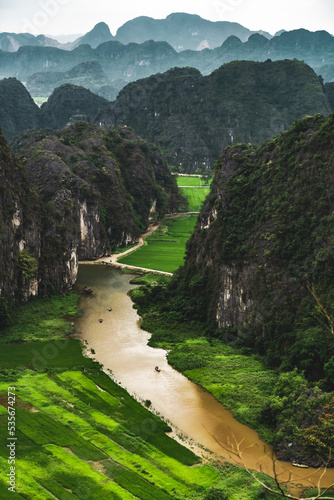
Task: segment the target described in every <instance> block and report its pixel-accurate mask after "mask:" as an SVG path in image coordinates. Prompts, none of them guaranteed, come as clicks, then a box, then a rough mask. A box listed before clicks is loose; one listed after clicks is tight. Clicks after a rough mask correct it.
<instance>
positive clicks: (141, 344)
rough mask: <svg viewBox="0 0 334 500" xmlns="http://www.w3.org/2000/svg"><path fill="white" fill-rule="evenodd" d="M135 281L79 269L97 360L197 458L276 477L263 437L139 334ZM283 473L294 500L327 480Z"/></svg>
mask: <svg viewBox="0 0 334 500" xmlns="http://www.w3.org/2000/svg"><path fill="white" fill-rule="evenodd" d="M132 277H133V276H132V275H126V274H121V273H120V272H119V271H118V270H115V269H112V268H111V267H109V266H106V265H98V264H92V265H89V264H81V265H80V269H79V275H78V280H77V283H76V285H75V289H77V290H82V288H83V287H84V286H88V287H91V288H92V289H93V291H94V293H93V294H92V295H84V294H83V295H82V296H81V301H80V307H81V309H82V310H83V311H84V312H85V314H84V315H83V316H82V317H81V318H79V319H77V320H76V329H77V331H78V332H80V333H78V334H77V335H76V336H78V337H79V338H81V339H82V340H83V341H86V342H87V347H88V348H89V349H90V348H92V349H94V351H95V355H94V358H95V359H96V360H97V361H99V362H100V363H101V364H102V365H103V366H104V369H105V370H111V372H112V378H113V379H114V380H116V381H117V382H118V383H120V384H121V385H122V387H124V388H125V389H126V390H127V391H128V392H129V393H130V394H132V395H133V396H134V397H135V398H136V399H138V400H146V399H149V400H150V401H151V402H152V410H153V411H154V412H155V413H159V414H160V415H161V417H162V418H163V419H164V420H166V421H167V422H168V423H169V424H170V426H171V427H172V428H173V433H172V435H173V436H176V435H180V434H181V435H183V436H184V437H186V441H187V445H188V446H194V449H195V452H196V451H198V449H199V448H202V447H204V448H206V449H207V450H209V451H210V452H212V453H214V454H215V455H216V456H218V457H219V458H220V459H222V460H224V461H228V462H231V463H234V464H237V465H242V466H246V467H248V468H249V469H252V470H258V471H259V470H262V471H263V472H265V473H266V474H268V475H270V476H273V461H272V449H271V447H270V446H269V445H267V444H266V443H264V442H263V441H261V440H260V438H259V436H258V434H257V432H255V431H254V430H252V429H250V428H248V427H246V426H245V425H243V424H240V423H239V422H237V421H236V420H235V419H234V418H233V415H232V414H231V412H229V411H228V410H226V409H225V408H224V407H223V406H222V405H221V404H220V403H219V402H218V401H217V400H216V399H215V398H214V397H213V396H212V395H210V394H209V393H207V392H205V391H204V390H203V389H202V388H201V387H199V386H197V385H196V384H194V383H193V382H191V381H189V380H188V379H187V378H186V377H185V376H183V375H182V374H180V373H179V372H177V371H176V370H174V369H173V368H172V367H171V366H169V365H168V363H167V360H166V351H164V350H162V349H153V348H151V347H149V346H148V345H147V341H148V339H149V337H150V334H149V333H147V332H145V331H144V330H142V329H141V328H140V318H139V316H138V314H137V311H136V310H135V309H133V303H132V301H131V299H130V298H129V296H128V295H127V293H128V291H129V290H131V289H132V288H134V285H131V284H130V283H129V282H130V280H131V279H132ZM109 307H111V308H112V311H109V310H108V309H109ZM100 318H101V319H103V322H102V323H100V322H99V321H98V320H99V319H100ZM155 366H159V367H160V369H161V371H160V373H158V372H156V371H155V370H154V367H155ZM184 444H185V442H184ZM237 446H239V449H240V451H241V454H242V460H240V458H239V457H238V456H237V455H240V453H239V452H238V451H237ZM276 472H277V473H278V475H279V478H280V480H282V481H289V490H290V492H292V493H298V492H300V491H301V489H302V487H304V488H305V487H314V486H316V485H317V482H318V480H319V478H320V474H321V473H320V471H317V470H315V469H311V468H308V469H300V468H296V467H293V466H292V465H291V464H289V463H286V462H282V461H278V462H276ZM333 483H334V469H329V470H328V471H327V472H326V474H325V475H324V477H323V478H322V480H321V485H322V486H323V487H328V486H330V485H331V484H333Z"/></svg>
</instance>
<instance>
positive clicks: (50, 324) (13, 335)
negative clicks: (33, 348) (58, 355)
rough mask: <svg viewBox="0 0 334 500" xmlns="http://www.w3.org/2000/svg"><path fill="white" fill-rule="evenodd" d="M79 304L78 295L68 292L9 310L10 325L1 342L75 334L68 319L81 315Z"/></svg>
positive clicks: (2, 335) (58, 337) (2, 332)
mask: <svg viewBox="0 0 334 500" xmlns="http://www.w3.org/2000/svg"><path fill="white" fill-rule="evenodd" d="M77 304H78V295H77V294H76V293H74V292H68V293H66V294H64V295H57V296H53V297H47V298H44V299H38V300H37V299H35V300H31V301H30V302H27V303H24V304H20V305H16V306H13V307H12V308H11V309H10V310H9V311H8V319H7V326H6V328H4V329H3V330H2V331H1V334H0V343H8V342H32V341H37V340H38V341H44V340H46V339H47V340H48V339H54V340H60V339H62V338H63V337H64V335H66V334H68V333H72V331H73V327H72V326H71V324H70V323H69V322H68V321H66V319H65V318H64V317H65V316H66V317H69V316H78V314H80V311H79V310H78V305H77ZM2 352H3V351H2V350H1V353H2ZM1 366H2V365H1Z"/></svg>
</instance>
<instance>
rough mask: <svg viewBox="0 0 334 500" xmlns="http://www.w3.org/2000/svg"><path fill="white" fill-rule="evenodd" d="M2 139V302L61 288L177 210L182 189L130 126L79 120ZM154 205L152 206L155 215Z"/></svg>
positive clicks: (0, 219) (0, 288) (164, 162)
mask: <svg viewBox="0 0 334 500" xmlns="http://www.w3.org/2000/svg"><path fill="white" fill-rule="evenodd" d="M13 147H14V148H15V151H16V152H17V155H16V159H15V158H14V157H13V155H12V153H11V152H10V150H9V148H8V146H7V144H6V142H5V140H4V138H3V136H1V143H0V154H1V157H0V174H1V178H2V179H3V181H2V182H1V190H0V207H1V208H0V228H1V237H2V246H1V247H0V298H1V301H2V302H1V301H0V303H2V304H3V307H5V306H4V304H5V303H6V301H13V300H22V299H23V300H26V299H28V298H29V297H31V296H33V295H40V296H41V295H46V294H49V293H54V292H63V291H65V290H68V289H69V288H71V286H72V285H73V283H74V282H75V280H76V275H77V270H78V261H79V260H82V259H93V258H96V257H99V256H101V255H105V254H108V253H110V251H111V249H114V248H116V247H117V246H120V245H125V244H128V243H132V242H135V241H137V239H138V236H139V235H140V234H141V233H142V232H143V231H144V230H145V229H146V228H147V227H148V225H149V223H150V221H152V217H153V219H154V218H158V217H160V216H161V215H163V214H164V213H165V211H166V212H171V211H175V210H176V208H177V204H178V190H177V185H176V181H175V179H174V178H173V177H172V175H171V174H170V171H169V167H168V165H167V163H166V161H165V160H164V159H163V158H162V157H161V156H160V154H159V153H158V151H157V150H156V149H155V148H154V147H152V146H150V145H148V144H147V143H145V142H144V141H142V140H140V139H138V137H137V136H136V135H135V134H134V133H133V132H132V131H131V130H128V129H126V128H125V129H110V130H108V131H102V130H99V129H96V128H95V127H94V126H92V125H89V124H86V123H83V122H80V123H77V124H75V125H74V126H72V127H70V128H68V129H67V130H61V131H59V132H56V133H51V132H43V133H39V132H36V133H32V132H30V133H27V134H26V135H24V136H22V137H21V138H20V139H19V140H18V141H16V143H15V144H14V146H13ZM152 206H154V207H155V212H154V214H153V213H152Z"/></svg>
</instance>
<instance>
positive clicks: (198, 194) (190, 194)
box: [179, 187, 210, 212]
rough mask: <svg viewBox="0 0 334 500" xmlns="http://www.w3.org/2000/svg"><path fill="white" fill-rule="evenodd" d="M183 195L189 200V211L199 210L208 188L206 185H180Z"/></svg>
mask: <svg viewBox="0 0 334 500" xmlns="http://www.w3.org/2000/svg"><path fill="white" fill-rule="evenodd" d="M179 189H180V190H181V192H182V193H183V195H184V196H185V197H186V198H187V200H188V202H189V212H200V210H201V208H202V205H203V203H204V201H205V198H206V197H207V195H208V194H209V191H210V188H208V187H207V188H206V187H198V188H196V187H180V188H179Z"/></svg>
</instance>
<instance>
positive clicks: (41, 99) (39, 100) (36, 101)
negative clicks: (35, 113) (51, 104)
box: [34, 96, 48, 106]
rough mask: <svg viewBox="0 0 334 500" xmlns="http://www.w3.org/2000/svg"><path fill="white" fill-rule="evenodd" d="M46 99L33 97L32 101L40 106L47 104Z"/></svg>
mask: <svg viewBox="0 0 334 500" xmlns="http://www.w3.org/2000/svg"><path fill="white" fill-rule="evenodd" d="M47 100H48V98H47V97H35V96H34V101H35V103H36V104H37V106H42V104H43V103H44V102H47Z"/></svg>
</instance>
